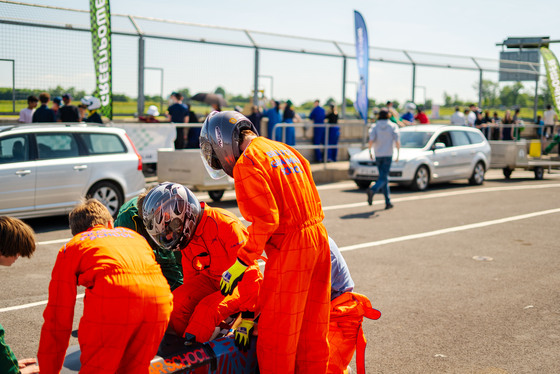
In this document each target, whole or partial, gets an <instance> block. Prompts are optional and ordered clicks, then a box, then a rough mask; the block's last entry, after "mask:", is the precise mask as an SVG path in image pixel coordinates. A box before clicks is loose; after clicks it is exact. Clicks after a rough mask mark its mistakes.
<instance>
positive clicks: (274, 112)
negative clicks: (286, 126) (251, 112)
mask: <svg viewBox="0 0 560 374" xmlns="http://www.w3.org/2000/svg"><path fill="white" fill-rule="evenodd" d="M272 105H273V107H272V108H270V109H267V110H265V112H264V113H263V117H266V118H268V124H267V126H266V129H267V133H266V135H267V136H268V138H269V139H272V140H277V141H280V140H281V139H282V128H280V127H278V128H277V129H276V133H275V134H273V133H272V129H273V128H274V125H276V124H277V123H280V122H282V115H281V114H280V103H279V102H278V101H272Z"/></svg>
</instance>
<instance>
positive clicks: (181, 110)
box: [167, 92, 189, 149]
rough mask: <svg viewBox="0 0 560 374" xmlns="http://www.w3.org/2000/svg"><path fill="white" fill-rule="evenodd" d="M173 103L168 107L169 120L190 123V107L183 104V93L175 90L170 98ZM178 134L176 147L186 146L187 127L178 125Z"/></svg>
mask: <svg viewBox="0 0 560 374" xmlns="http://www.w3.org/2000/svg"><path fill="white" fill-rule="evenodd" d="M169 102H170V103H171V105H170V106H169V108H167V113H168V114H167V120H168V121H169V122H171V123H181V124H182V123H188V122H189V108H188V107H187V106H186V105H185V104H183V95H182V94H180V93H179V92H173V93H172V94H171V96H170V98H169ZM176 130H177V136H176V137H175V149H184V148H185V128H184V127H177V128H176Z"/></svg>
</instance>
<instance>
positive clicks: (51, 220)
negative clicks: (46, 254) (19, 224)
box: [23, 215, 70, 234]
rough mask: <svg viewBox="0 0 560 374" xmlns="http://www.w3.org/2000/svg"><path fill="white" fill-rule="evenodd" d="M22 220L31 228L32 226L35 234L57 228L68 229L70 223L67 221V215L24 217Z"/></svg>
mask: <svg viewBox="0 0 560 374" xmlns="http://www.w3.org/2000/svg"><path fill="white" fill-rule="evenodd" d="M23 221H24V222H25V223H27V224H28V225H29V226H31V228H33V230H34V231H35V232H36V233H37V234H41V233H46V232H52V231H57V230H68V229H69V228H70V224H69V223H68V215H62V216H51V217H42V218H26V219H24V220H23Z"/></svg>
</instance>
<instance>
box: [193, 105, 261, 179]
mask: <svg viewBox="0 0 560 374" xmlns="http://www.w3.org/2000/svg"><path fill="white" fill-rule="evenodd" d="M242 130H251V131H253V132H254V133H255V134H257V135H258V132H257V129H256V128H255V126H254V125H253V123H252V122H251V121H249V119H248V118H247V117H245V116H244V115H243V114H241V113H238V112H233V111H229V112H212V113H210V114H209V115H208V117H206V120H205V121H204V125H202V130H201V131H200V153H201V156H202V160H203V162H204V165H205V166H206V169H207V170H208V172H209V174H210V176H212V178H215V179H217V178H220V177H222V176H223V174H222V175H219V174H218V173H216V171H219V170H223V171H224V172H225V173H226V174H227V175H229V176H230V177H233V167H234V166H235V163H236V162H237V159H238V158H239V156H241V149H240V148H239V146H240V145H241V143H240V135H241V131H242Z"/></svg>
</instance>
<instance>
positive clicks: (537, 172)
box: [534, 166, 544, 180]
mask: <svg viewBox="0 0 560 374" xmlns="http://www.w3.org/2000/svg"><path fill="white" fill-rule="evenodd" d="M534 172H535V179H537V180H541V179H543V178H544V169H543V168H542V167H540V166H537V167H536V168H535V169H534Z"/></svg>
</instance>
